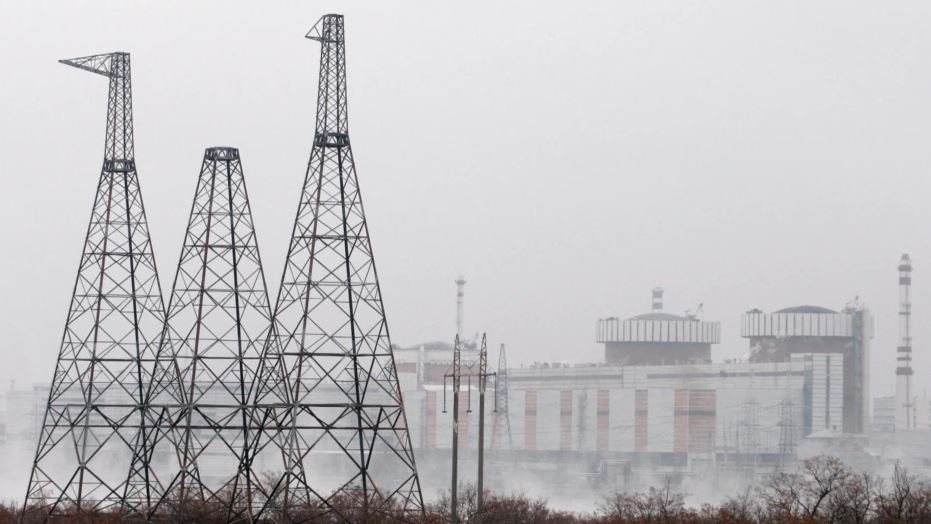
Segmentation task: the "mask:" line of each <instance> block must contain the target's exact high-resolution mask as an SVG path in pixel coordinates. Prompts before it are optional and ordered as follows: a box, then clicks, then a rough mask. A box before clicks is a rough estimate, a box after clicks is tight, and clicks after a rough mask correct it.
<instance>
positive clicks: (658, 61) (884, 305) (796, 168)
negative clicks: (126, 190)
mask: <svg viewBox="0 0 931 524" xmlns="http://www.w3.org/2000/svg"><path fill="white" fill-rule="evenodd" d="M334 10H337V11H339V12H342V13H344V14H345V15H346V17H347V18H346V31H347V54H348V66H349V94H350V100H349V110H350V122H351V124H350V126H351V133H352V140H353V145H354V153H355V156H356V161H357V163H358V168H359V176H360V181H361V184H362V187H363V192H364V198H365V204H366V213H367V216H368V219H369V226H370V230H371V233H372V237H373V243H374V248H375V252H376V257H377V264H378V269H379V276H380V279H381V286H382V290H383V294H384V297H385V303H386V309H387V313H388V319H389V323H390V326H391V330H392V335H393V341H394V342H395V343H397V344H400V345H410V344H414V343H417V342H422V341H427V340H437V339H451V338H452V336H453V334H454V331H455V302H454V298H455V295H454V293H455V286H454V284H453V280H454V278H455V277H456V275H458V274H460V273H462V274H464V275H465V276H466V277H467V279H468V280H469V284H468V285H467V287H466V330H467V331H469V332H473V331H477V330H484V331H487V332H488V334H489V338H490V341H491V343H492V345H493V346H496V345H497V344H498V343H501V342H504V343H507V344H508V351H509V357H510V359H511V361H512V362H513V363H516V364H519V363H522V362H523V363H529V362H533V361H535V360H573V361H596V360H600V358H601V349H600V347H599V346H598V345H596V344H595V343H594V333H593V332H594V322H595V319H597V318H598V317H604V316H610V315H616V316H630V315H633V314H637V313H641V312H643V311H645V310H647V309H648V308H649V305H650V295H649V291H650V288H652V287H653V286H655V285H662V286H663V287H664V288H666V290H667V295H666V304H667V309H668V310H670V311H672V312H682V311H684V310H685V309H687V308H692V307H694V306H696V305H697V304H698V303H699V302H703V303H704V311H705V312H704V317H705V318H707V319H713V320H720V321H721V322H722V332H723V334H722V343H721V344H720V345H719V346H717V347H715V348H714V350H713V351H714V353H713V357H714V358H715V359H722V358H733V357H739V356H741V355H742V354H743V353H744V352H745V351H746V347H747V344H746V341H745V340H743V339H741V338H740V334H739V328H740V326H739V320H740V314H741V313H743V312H744V311H746V310H748V309H751V308H754V307H760V308H763V309H766V310H775V309H779V308H782V307H786V306H791V305H798V304H817V305H822V306H827V307H831V308H835V309H839V308H841V307H843V304H844V303H845V302H846V301H848V300H850V299H852V298H853V297H854V296H855V295H858V296H859V297H860V298H861V299H862V300H864V301H865V302H866V303H867V304H868V305H869V306H870V307H871V309H872V311H873V314H874V315H875V320H876V336H875V339H874V340H873V354H872V362H873V372H872V381H873V387H874V391H873V393H874V394H875V395H883V394H892V391H893V385H894V375H893V370H894V350H895V346H896V345H897V338H896V337H897V333H896V329H897V325H896V312H897V288H896V284H897V275H896V272H895V268H896V265H897V263H898V260H899V256H900V254H901V253H902V252H909V253H910V254H911V255H912V258H913V260H914V264H915V274H914V282H915V285H914V289H913V301H914V306H913V310H914V313H915V317H914V318H915V328H914V339H915V342H914V346H915V356H914V366H915V368H916V374H915V382H916V384H917V387H918V391H919V392H920V391H923V390H924V389H925V388H926V387H927V386H928V382H927V377H928V376H929V374H928V372H927V371H928V370H929V369H931V325H929V323H928V322H926V321H925V319H927V318H928V315H931V242H929V239H931V219H929V217H928V215H927V213H924V214H923V213H922V211H923V210H924V206H925V204H926V202H927V201H928V198H929V194H931V182H929V176H928V174H929V172H931V155H929V149H928V144H929V143H931V124H929V122H931V67H929V64H928V57H929V56H931V32H928V31H927V26H928V24H927V20H928V17H929V15H931V4H929V3H928V2H922V1H902V2H894V3H890V2H883V3H877V2H840V1H825V2H756V1H745V0H740V1H717V2H712V3H708V2H699V1H689V2H684V1H675V2H672V1H661V2H657V1H636V2H572V3H563V2H560V3H557V2H539V1H533V2H529V1H526V2H506V3H503V4H502V3H498V2H466V3H437V2H390V3H380V2H367V3H361V2H356V3H351V4H345V3H335V2H272V3H270V2H261V3H257V2H196V3H195V2H181V1H173V2H158V3H143V2H125V1H113V2H85V1H80V2H14V1H12V0H0V49H3V50H4V51H3V52H2V53H0V71H2V80H0V101H2V102H0V174H2V177H3V178H2V180H3V186H2V189H3V190H2V191H0V220H2V223H3V225H4V227H3V228H0V235H2V238H0V242H2V245H3V246H4V247H3V249H4V256H3V259H2V267H0V269H2V270H0V293H2V296H3V300H2V301H0V329H2V332H3V335H4V336H3V343H2V344H0V359H2V360H0V362H2V363H3V364H2V365H0V379H2V380H4V381H9V380H16V382H17V384H18V385H26V384H29V383H32V382H42V381H48V380H49V378H50V377H51V374H52V370H53V366H54V361H55V356H56V354H57V351H58V344H59V341H60V337H61V330H62V327H63V322H64V319H65V314H66V309H67V306H68V302H69V296H70V292H71V288H72V286H73V282H74V277H75V272H76V270H77V263H78V260H79V254H80V251H81V247H82V242H83V236H84V233H85V229H86V224H87V220H88V216H89V213H90V208H91V204H92V197H93V194H94V188H95V184H96V182H97V177H98V175H99V166H100V160H101V154H102V142H103V134H104V129H103V123H104V110H105V105H106V82H105V80H104V79H102V78H100V77H95V76H93V75H90V74H86V73H82V72H79V71H76V70H74V69H70V68H66V67H64V66H61V65H59V64H57V63H56V60H58V59H61V58H70V57H75V56H83V55H89V54H95V53H103V52H110V51H117V50H123V51H129V52H131V53H132V61H133V80H134V82H133V84H134V85H133V90H134V106H135V122H136V127H135V131H136V134H135V136H136V159H137V164H138V168H139V173H140V180H141V183H142V187H143V192H144V195H145V204H146V210H147V212H148V218H149V221H150V227H151V232H152V235H153V238H154V243H155V250H156V256H157V259H158V263H159V268H160V273H161V278H162V289H163V292H165V293H166V296H167V293H168V291H169V290H170V285H171V279H172V278H173V276H174V270H175V264H176V262H177V257H178V253H179V249H180V244H181V241H182V235H183V232H184V227H185V224H186V220H187V213H188V210H189V207H190V199H191V198H192V196H193V191H194V186H195V181H196V174H197V172H198V169H199V167H200V162H201V157H202V154H203V149H204V148H205V147H208V146H216V145H231V146H236V147H239V148H240V149H241V151H242V155H243V165H244V168H245V171H246V177H247V181H248V184H249V192H250V194H251V198H252V209H253V213H254V216H255V221H256V224H257V228H258V232H259V239H260V246H261V248H262V250H263V251H262V255H263V259H264V261H265V263H266V267H265V269H266V276H267V279H268V282H269V285H270V287H271V288H272V296H274V292H275V290H276V288H277V286H278V283H279V279H280V275H281V269H282V264H283V262H284V255H285V251H286V249H287V242H288V236H289V234H290V231H291V225H292V221H293V218H294V211H295V208H296V205H297V200H298V196H299V191H300V187H301V184H302V181H303V176H304V168H305V165H306V162H307V156H308V153H309V149H310V142H311V138H312V136H313V128H314V123H313V115H314V113H313V107H314V104H315V98H316V80H317V58H318V53H319V51H318V46H317V45H316V44H315V43H313V42H309V41H306V40H304V39H303V35H304V33H306V31H307V30H308V29H309V28H310V27H311V26H312V25H313V24H314V22H315V21H316V20H317V18H318V17H319V16H320V15H322V14H324V13H327V12H332V11H334ZM3 387H6V386H5V385H4V386H3Z"/></svg>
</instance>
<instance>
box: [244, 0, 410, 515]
mask: <svg viewBox="0 0 931 524" xmlns="http://www.w3.org/2000/svg"><path fill="white" fill-rule="evenodd" d="M307 38H310V39H312V40H316V41H318V42H320V44H321V52H320V79H319V86H318V95H317V115H316V132H315V134H314V140H313V149H312V152H311V155H310V161H309V163H308V166H307V173H306V177H305V180H304V188H303V192H302V194H301V199H300V205H299V206H298V212H297V217H296V219H295V223H294V229H293V232H292V237H291V243H290V247H289V250H288V256H287V261H286V263H285V268H284V272H283V275H282V281H281V288H280V290H279V294H278V301H277V305H276V309H275V314H274V321H273V336H272V337H270V339H269V344H268V347H267V348H266V351H267V354H268V359H267V365H266V367H265V370H264V371H263V375H262V377H260V379H259V386H258V389H257V391H258V393H257V404H258V411H257V422H256V424H257V427H259V428H261V430H262V431H264V432H265V435H264V438H263V440H261V441H260V442H259V444H258V445H257V447H256V448H257V449H256V456H255V457H253V459H252V460H258V459H261V455H262V454H263V453H265V452H267V451H268V450H269V449H270V448H273V447H277V448H278V450H280V451H278V453H279V454H280V455H281V456H283V457H284V460H285V464H284V465H283V466H284V467H283V468H282V469H283V470H284V474H283V475H281V477H280V478H278V479H277V480H276V481H275V482H274V483H271V484H269V485H266V486H264V488H263V489H264V490H266V491H265V495H266V496H267V497H268V501H269V506H274V507H276V508H281V507H284V508H285V509H287V508H290V507H295V506H297V507H300V506H302V505H305V506H310V507H319V508H321V510H322V511H325V512H332V513H334V514H335V516H336V517H337V518H341V519H344V520H360V519H361V518H362V517H364V516H365V515H366V514H377V513H380V512H382V511H384V510H386V509H388V508H391V509H392V510H400V511H402V512H404V513H406V514H408V515H415V514H416V515H419V514H421V513H422V511H423V499H422V496H421V490H420V481H419V479H418V476H417V469H416V465H415V462H414V454H413V451H412V447H411V441H410V437H409V434H408V428H407V420H406V416H405V413H404V407H403V404H402V400H401V391H400V388H399V385H398V378H397V371H396V369H395V363H394V356H393V354H392V351H391V342H390V338H389V335H388V324H387V322H386V320H385V313H384V307H383V304H382V297H381V291H380V289H379V285H378V277H377V274H376V271H375V261H374V256H373V253H372V247H371V243H370V240H369V232H368V226H367V225H366V219H365V213H364V212H363V208H362V199H361V195H360V192H359V184H358V179H357V176H356V170H355V165H354V160H353V154H352V148H351V147H350V142H349V125H348V118H347V117H348V114H347V97H346V96H347V95H346V57H345V40H344V31H343V17H342V16H341V15H332V14H331V15H326V16H324V17H322V18H321V19H320V20H319V21H318V22H317V24H316V25H315V26H314V27H313V29H311V31H310V32H309V33H308V34H307ZM270 442H274V443H275V446H271V445H270Z"/></svg>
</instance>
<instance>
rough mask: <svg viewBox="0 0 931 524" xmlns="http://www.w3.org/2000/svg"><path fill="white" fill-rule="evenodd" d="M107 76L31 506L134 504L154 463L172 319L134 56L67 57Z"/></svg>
mask: <svg viewBox="0 0 931 524" xmlns="http://www.w3.org/2000/svg"><path fill="white" fill-rule="evenodd" d="M62 63H64V64H66V65H70V66H73V67H77V68H79V69H83V70H85V71H90V72H92V73H97V74H100V75H103V76H105V77H107V78H108V79H109V83H110V91H109V100H108V103H107V130H106V142H105V147H104V159H103V168H102V170H101V173H100V181H99V183H98V184H97V193H96V197H95V199H94V207H93V211H92V213H91V218H90V224H89V226H88V228H87V236H86V239H85V242H84V250H83V252H82V255H81V263H80V266H79V268H78V275H77V279H76V282H75V286H74V291H73V298H72V300H71V306H70V308H69V310H68V317H67V321H66V323H65V330H64V335H63V337H62V343H61V349H60V352H59V354H58V360H57V363H56V365H55V374H54V376H53V378H52V383H51V388H50V391H49V397H48V403H47V405H46V410H45V417H44V421H43V423H42V428H41V432H40V435H39V442H38V444H37V448H36V455H35V460H34V462H33V467H32V473H31V475H30V479H29V487H28V491H27V493H26V501H25V507H26V508H35V507H39V508H42V510H43V511H45V512H47V515H48V516H49V517H54V516H56V515H61V514H65V513H74V512H75V511H78V512H81V511H93V510H105V509H112V508H119V510H124V509H126V508H132V507H134V506H136V505H137V504H139V502H140V501H144V500H146V498H147V497H148V491H149V489H150V487H151V484H150V480H151V479H150V477H151V469H150V464H149V463H148V462H147V461H145V460H140V457H139V456H137V455H136V454H134V450H136V449H137V447H138V446H139V445H140V443H142V442H145V440H146V439H147V438H148V435H147V432H148V431H149V430H150V428H149V427H148V426H147V423H146V421H145V419H144V417H143V415H142V410H141V406H142V404H143V403H144V400H145V390H146V387H147V385H148V384H149V382H150V372H151V369H152V366H153V363H154V358H155V356H156V353H157V346H158V343H159V338H160V335H161V332H162V326H163V325H164V320H165V310H164V304H163V302H162V295H161V288H160V285H159V281H158V273H157V271H156V267H155V258H154V256H153V253H152V243H151V240H150V238H149V230H148V224H147V221H146V216H145V209H144V207H143V205H142V193H141V190H140V188H139V179H138V176H137V174H136V164H135V159H134V152H133V117H132V93H131V81H130V62H129V54H127V53H110V54H103V55H95V56H88V57H83V58H75V59H71V60H62Z"/></svg>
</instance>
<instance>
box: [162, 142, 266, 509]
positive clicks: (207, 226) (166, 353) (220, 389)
mask: <svg viewBox="0 0 931 524" xmlns="http://www.w3.org/2000/svg"><path fill="white" fill-rule="evenodd" d="M270 320H271V311H270V308H269V304H268V292H267V287H266V285H265V276H264V273H263V271H262V259H261V257H260V256H259V246H258V241H257V239H256V233H255V227H254V224H253V221H252V212H251V209H250V205H249V195H248V193H247V191H246V183H245V178H244V175H243V170H242V163H241V161H240V157H239V150H238V149H235V148H231V147H213V148H209V149H207V150H206V152H205V153H204V160H203V164H202V166H201V169H200V175H199V177H198V181H197V189H196V190H195V193H194V203H193V205H192V207H191V215H190V219H189V221H188V226H187V231H186V233H185V236H184V244H183V246H182V248H181V257H180V260H179V261H178V270H177V273H176V274H175V281H174V286H173V289H172V294H171V300H170V301H169V303H168V320H167V323H166V326H165V332H164V336H163V339H162V343H161V351H160V358H159V361H158V363H159V371H158V372H157V373H156V376H155V380H156V383H155V384H154V385H153V392H152V395H151V397H150V399H149V403H150V404H151V405H152V406H153V407H152V409H151V416H152V417H153V418H154V420H153V425H157V426H158V427H159V428H160V429H163V431H160V432H159V433H158V434H157V435H151V436H150V439H149V442H148V443H147V453H146V456H158V455H161V456H166V455H167V456H171V457H172V459H171V460H169V461H167V465H166V467H165V468H164V469H163V470H161V471H160V473H161V476H160V477H161V478H160V479H159V480H160V484H161V485H162V486H163V487H162V489H161V490H160V493H159V496H160V497H159V500H157V501H156V503H155V504H153V510H157V509H159V507H160V506H161V507H162V508H164V504H166V503H167V504H176V503H179V502H180V503H186V502H198V503H206V504H197V505H195V506H193V507H196V508H199V509H205V510H208V511H213V512H217V513H222V514H224V515H225V516H226V519H227V520H242V519H244V518H245V517H246V516H248V512H249V511H250V509H251V503H250V498H251V488H252V483H253V479H252V474H253V473H252V469H251V467H249V466H250V465H249V464H248V463H247V460H246V459H247V452H248V451H249V449H250V446H251V441H252V433H251V427H250V425H251V424H250V422H251V420H250V417H251V411H250V405H251V403H252V402H253V398H252V396H251V391H252V387H253V383H254V381H255V378H256V376H257V373H258V368H259V364H260V360H261V356H262V350H263V348H264V345H265V342H266V340H267V339H268V330H269V325H270ZM191 507H192V506H190V505H188V506H187V509H185V510H184V511H185V512H190V511H192V509H191ZM202 516H203V515H202Z"/></svg>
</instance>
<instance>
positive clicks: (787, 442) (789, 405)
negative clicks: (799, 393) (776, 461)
mask: <svg viewBox="0 0 931 524" xmlns="http://www.w3.org/2000/svg"><path fill="white" fill-rule="evenodd" d="M797 448H798V409H797V408H796V406H795V401H794V400H793V399H792V398H790V397H786V398H784V399H782V400H781V401H780V402H779V453H781V454H782V455H788V454H790V453H795V450H796V449H797Z"/></svg>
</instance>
